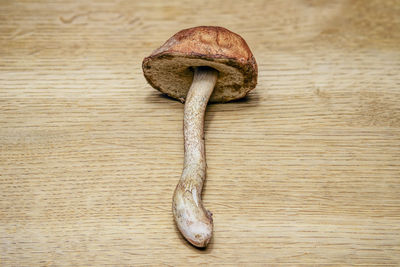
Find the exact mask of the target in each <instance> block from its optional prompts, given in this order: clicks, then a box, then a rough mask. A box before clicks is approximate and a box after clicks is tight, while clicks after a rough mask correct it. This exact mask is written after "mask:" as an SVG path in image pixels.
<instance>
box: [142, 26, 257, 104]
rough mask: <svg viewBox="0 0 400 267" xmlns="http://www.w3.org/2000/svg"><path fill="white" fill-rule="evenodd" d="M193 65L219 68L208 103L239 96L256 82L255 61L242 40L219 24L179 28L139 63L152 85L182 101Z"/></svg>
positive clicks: (187, 87) (244, 93) (190, 77)
mask: <svg viewBox="0 0 400 267" xmlns="http://www.w3.org/2000/svg"><path fill="white" fill-rule="evenodd" d="M196 66H209V67H212V68H214V69H216V70H218V71H219V74H218V80H217V83H216V85H215V88H214V91H213V93H212V95H211V97H210V101H211V102H227V101H231V100H234V99H239V98H242V97H244V96H246V95H247V94H248V92H249V91H250V90H252V89H253V88H254V87H255V86H256V84H257V63H256V60H255V59H254V57H253V54H252V53H251V51H250V49H249V47H248V45H247V44H246V42H245V40H243V38H242V37H240V36H239V35H237V34H236V33H233V32H231V31H229V30H227V29H225V28H222V27H214V26H199V27H195V28H190V29H185V30H182V31H180V32H178V33H176V34H175V35H174V36H172V37H171V38H170V39H168V41H167V42H165V44H163V45H162V46H161V47H160V48H158V49H157V50H155V51H154V52H153V53H152V54H151V55H150V56H149V57H146V58H145V59H144V60H143V64H142V68H143V73H144V76H145V77H146V79H147V81H148V82H149V83H150V85H151V86H153V87H154V88H155V89H157V90H159V91H160V92H162V93H164V94H167V95H169V96H170V97H173V98H176V99H179V100H181V101H182V102H183V101H184V100H185V98H186V94H187V92H188V90H189V88H190V85H191V83H192V80H193V67H196Z"/></svg>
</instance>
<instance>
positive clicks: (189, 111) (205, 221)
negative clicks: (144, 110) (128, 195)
mask: <svg viewBox="0 0 400 267" xmlns="http://www.w3.org/2000/svg"><path fill="white" fill-rule="evenodd" d="M217 77H218V72H217V71H216V70H214V69H212V68H209V67H196V68H195V71H194V77H193V82H192V85H191V87H190V89H189V92H188V94H187V96H186V103H185V110H184V119H183V133H184V138H185V161H184V166H183V171H182V176H181V179H180V181H179V183H178V185H177V186H176V189H175V192H174V197H173V203H172V210H173V213H174V218H175V222H176V224H177V226H178V228H179V230H180V231H181V233H182V234H183V236H184V237H185V238H186V239H187V240H188V241H189V242H190V243H192V244H193V245H195V246H197V247H205V246H207V244H208V243H209V242H210V239H211V236H212V230H213V221H212V217H211V215H212V214H211V212H209V211H207V210H206V209H205V208H204V207H203V203H202V200H201V191H202V188H203V183H204V180H205V179H206V167H207V164H206V155H205V147H204V114H205V111H206V107H207V103H208V100H209V98H210V96H211V93H212V92H213V90H214V86H215V83H216V81H217Z"/></svg>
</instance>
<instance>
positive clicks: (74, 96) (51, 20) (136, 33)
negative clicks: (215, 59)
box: [0, 0, 400, 266]
mask: <svg viewBox="0 0 400 267" xmlns="http://www.w3.org/2000/svg"><path fill="white" fill-rule="evenodd" d="M399 8H400V2H399V1H378V0H376V1H367V0H366V1H363V0H359V1H331V0H330V1H306V0H303V1H301V0H298V1H289V0H288V1H277V0H276V1H232V2H230V1H173V0H170V1H151V0H148V1H124V0H121V1H105V0H102V1H82V0H81V1H42V0H41V1H12V0H3V1H1V2H0V191H1V194H0V265H2V266H89V265H91V266H103V265H111V266H143V265H149V266H150V265H151V266H160V265H165V266H180V265H193V264H208V265H214V266H221V265H236V266H237V265H240V266H255V265H270V266H276V265H278V264H283V265H290V266H293V265H305V266H309V265H313V264H314V265H315V264H316V265H324V264H327V265H378V266H396V265H397V266H398V265H399V264H400V46H399V44H400V9H399ZM196 25H219V26H224V27H227V28H228V29H230V30H232V31H234V32H237V33H239V34H240V35H242V36H243V37H244V38H245V39H246V40H247V42H248V44H249V46H250V47H251V49H252V50H253V52H254V55H255V57H256V59H257V61H258V64H259V83H258V86H257V88H256V90H254V91H253V92H252V93H251V94H250V95H249V97H248V98H247V99H246V100H244V101H239V102H233V103H228V104H212V105H210V106H209V108H208V112H207V115H206V125H205V127H206V146H207V160H208V178H207V182H206V185H205V192H204V202H205V206H206V207H207V208H208V209H210V210H211V211H212V212H213V213H214V224H215V232H214V238H213V240H212V242H211V244H210V245H209V247H208V249H207V250H197V249H195V248H193V247H191V246H190V245H189V244H188V243H186V242H185V241H184V240H183V239H182V237H181V236H180V235H179V232H178V231H177V229H176V227H175V226H174V224H173V219H172V213H171V198H172V193H173V190H174V187H175V185H176V183H177V182H178V180H179V177H180V172H181V169H182V163H183V140H182V116H183V105H182V104H181V103H179V102H176V101H173V100H171V99H168V98H166V97H162V96H161V95H160V94H159V93H158V92H157V91H155V90H154V89H152V88H151V87H150V86H149V85H148V84H146V82H145V79H144V78H143V75H142V71H141V61H142V59H143V57H145V56H147V55H148V54H150V52H151V51H152V50H153V49H155V48H156V47H158V46H159V45H160V44H162V43H163V42H164V41H165V40H166V39H167V38H169V37H170V36H171V35H172V34H174V33H175V32H177V31H179V30H181V29H183V28H188V27H192V26H196Z"/></svg>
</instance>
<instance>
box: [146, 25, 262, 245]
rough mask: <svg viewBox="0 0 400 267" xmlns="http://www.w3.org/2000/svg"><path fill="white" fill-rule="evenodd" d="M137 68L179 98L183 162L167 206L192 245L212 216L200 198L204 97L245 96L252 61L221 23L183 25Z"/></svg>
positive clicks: (201, 239) (252, 76) (209, 227)
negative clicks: (186, 26)
mask: <svg viewBox="0 0 400 267" xmlns="http://www.w3.org/2000/svg"><path fill="white" fill-rule="evenodd" d="M142 68H143V73H144V76H145V77H146V80H147V81H148V82H149V84H150V85H151V86H152V87H154V88H155V89H157V90H159V91H160V92H162V93H164V94H166V95H168V96H170V97H172V98H176V99H179V100H180V101H181V102H185V108H184V120H183V132H184V147H185V155H184V166H183V171H182V176H181V178H180V180H179V183H178V185H177V186H176V189H175V192H174V195H173V203H172V211H173V215H174V219H175V222H176V224H177V226H178V228H179V230H180V232H181V233H182V235H183V236H184V237H185V238H186V239H187V240H188V241H189V242H190V243H191V244H193V245H194V246H196V247H205V246H207V244H208V243H209V242H210V239H211V237H212V231H213V219H212V214H211V212H210V211H208V210H206V209H205V208H204V206H203V203H202V200H201V192H202V188H203V183H204V180H205V178H206V167H207V164H206V156H205V147H204V113H205V110H206V106H207V103H208V102H209V101H210V102H228V101H231V100H235V99H239V98H242V97H245V96H246V95H247V94H248V93H249V92H250V90H252V89H253V88H254V87H255V86H256V84H257V63H256V60H255V58H254V57H253V54H252V53H251V51H250V49H249V47H248V45H247V44H246V42H245V40H244V39H243V38H242V37H240V36H239V35H238V34H236V33H233V32H231V31H229V30H227V29H225V28H222V27H215V26H199V27H195V28H190V29H185V30H182V31H180V32H178V33H176V34H175V35H174V36H172V37H171V38H170V39H168V40H167V41H166V42H165V43H164V44H163V45H162V46H161V47H160V48H158V49H156V50H155V51H154V52H153V53H152V54H151V55H150V56H149V57H146V58H145V59H144V60H143V64H142Z"/></svg>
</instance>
